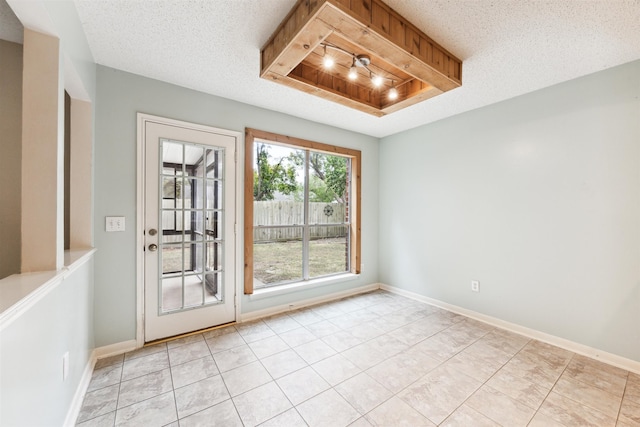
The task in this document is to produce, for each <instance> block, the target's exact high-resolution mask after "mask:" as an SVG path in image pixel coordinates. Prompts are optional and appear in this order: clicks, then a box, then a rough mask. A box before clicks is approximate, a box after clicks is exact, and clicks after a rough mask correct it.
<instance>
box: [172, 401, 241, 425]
mask: <svg viewBox="0 0 640 427" xmlns="http://www.w3.org/2000/svg"><path fill="white" fill-rule="evenodd" d="M212 425H216V426H224V427H242V421H241V420H240V417H239V416H238V412H237V411H236V407H235V406H234V405H233V402H232V401H231V399H228V400H225V401H224V402H220V403H218V404H217V405H213V406H212V407H210V408H207V409H204V410H202V411H200V412H196V413H195V414H193V415H189V416H188V417H185V418H182V419H181V420H180V427H208V426H212Z"/></svg>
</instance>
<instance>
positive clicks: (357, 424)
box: [349, 417, 373, 427]
mask: <svg viewBox="0 0 640 427" xmlns="http://www.w3.org/2000/svg"><path fill="white" fill-rule="evenodd" d="M349 427H373V425H372V424H371V423H370V422H369V421H367V419H366V418H365V417H360V418H358V419H357V420H355V421H354V422H352V423H351V424H349Z"/></svg>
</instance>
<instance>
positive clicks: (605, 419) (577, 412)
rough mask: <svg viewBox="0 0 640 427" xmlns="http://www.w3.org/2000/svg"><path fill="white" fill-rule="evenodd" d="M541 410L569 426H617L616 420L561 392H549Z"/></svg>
mask: <svg viewBox="0 0 640 427" xmlns="http://www.w3.org/2000/svg"><path fill="white" fill-rule="evenodd" d="M539 412H541V413H542V414H544V415H546V416H548V417H550V418H552V419H553V420H555V421H556V422H559V423H561V424H564V425H567V426H585V427H586V426H593V427H607V426H615V424H616V420H615V419H614V418H611V417H609V416H607V415H605V414H604V413H602V412H600V411H597V410H595V409H592V408H589V407H588V406H584V405H582V404H580V403H578V402H576V401H573V400H571V399H569V398H566V397H564V396H562V395H561V394H558V393H554V392H553V391H552V392H551V393H549V396H548V397H547V398H546V399H545V401H544V402H543V403H542V406H540V409H539Z"/></svg>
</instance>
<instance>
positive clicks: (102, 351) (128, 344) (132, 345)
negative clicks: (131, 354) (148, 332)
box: [93, 340, 139, 360]
mask: <svg viewBox="0 0 640 427" xmlns="http://www.w3.org/2000/svg"><path fill="white" fill-rule="evenodd" d="M137 343H138V341H137V340H129V341H122V342H117V343H115V344H110V345H105V346H103V347H98V348H96V349H95V350H93V353H94V354H95V357H96V360H99V359H104V358H105V357H111V356H116V355H118V354H123V353H126V352H128V351H133V350H135V349H137V348H139V347H138V345H137Z"/></svg>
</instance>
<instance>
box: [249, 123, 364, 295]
mask: <svg viewBox="0 0 640 427" xmlns="http://www.w3.org/2000/svg"><path fill="white" fill-rule="evenodd" d="M359 207H360V151H358V150H352V149H347V148H342V147H337V146H333V145H329V144H323V143H318V142H312V141H306V140H302V139H297V138H291V137H287V136H282V135H276V134H272V133H267V132H262V131H258V130H255V129H247V131H246V138H245V229H244V241H245V249H244V250H245V293H247V294H251V293H253V291H254V289H260V288H267V287H272V286H278V285H284V284H290V283H295V282H305V281H309V280H312V279H316V278H321V277H328V276H333V275H338V274H344V273H359V272H360V211H359Z"/></svg>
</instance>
